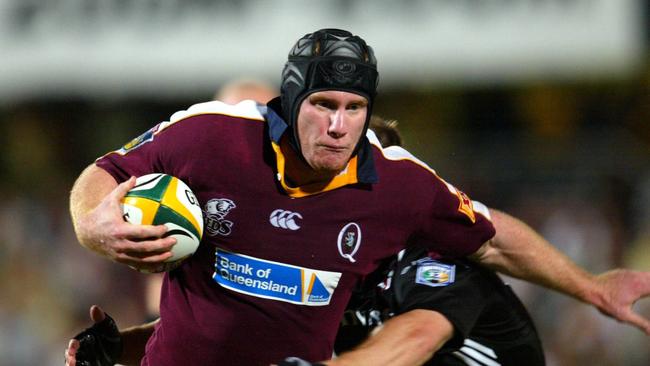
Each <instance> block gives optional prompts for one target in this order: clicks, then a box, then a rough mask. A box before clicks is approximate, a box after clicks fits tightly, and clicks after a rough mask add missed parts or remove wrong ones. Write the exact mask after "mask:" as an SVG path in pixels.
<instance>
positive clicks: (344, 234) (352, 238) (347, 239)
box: [336, 222, 361, 263]
mask: <svg viewBox="0 0 650 366" xmlns="http://www.w3.org/2000/svg"><path fill="white" fill-rule="evenodd" d="M336 244H337V246H338V249H339V254H340V255H341V257H343V258H345V259H347V260H349V261H350V262H352V263H354V262H356V259H354V255H355V254H356V253H357V251H358V250H359V247H360V246H361V228H360V227H359V225H358V224H357V223H355V222H350V223H347V224H346V225H345V226H343V228H342V229H341V231H339V237H338V239H337V242H336Z"/></svg>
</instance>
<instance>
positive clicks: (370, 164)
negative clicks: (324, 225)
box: [260, 98, 378, 198]
mask: <svg viewBox="0 0 650 366" xmlns="http://www.w3.org/2000/svg"><path fill="white" fill-rule="evenodd" d="M279 99H280V98H276V99H274V100H272V101H271V102H269V104H268V105H267V106H260V112H262V114H263V115H265V116H266V121H267V123H268V125H269V138H270V139H271V145H272V146H273V151H274V152H275V161H276V168H277V172H278V173H277V178H278V180H279V181H280V185H281V186H282V188H283V189H284V190H285V192H287V194H288V195H289V196H291V197H294V198H299V197H306V196H310V195H313V194H318V193H322V192H327V191H331V190H333V189H336V188H340V187H343V186H346V185H352V184H357V183H362V184H372V183H377V181H378V178H377V173H376V171H375V165H374V161H373V158H372V147H371V144H370V143H369V142H368V138H367V137H366V136H364V137H363V141H362V143H361V146H360V147H359V151H358V152H357V154H356V155H355V156H353V157H352V159H350V161H349V162H348V165H347V166H346V168H345V169H343V171H342V172H341V173H339V174H338V175H337V176H336V177H334V178H333V179H332V180H330V181H329V182H326V183H312V184H306V185H303V186H299V187H291V186H289V185H288V184H287V182H286V179H285V174H284V168H285V157H284V154H282V150H281V149H280V139H281V138H282V136H284V134H285V133H287V129H288V125H287V123H286V122H285V121H284V120H283V119H282V117H280V114H278V113H277V112H276V110H277V111H281V110H282V109H281V108H279V104H280V103H279Z"/></svg>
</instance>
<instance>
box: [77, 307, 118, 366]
mask: <svg viewBox="0 0 650 366" xmlns="http://www.w3.org/2000/svg"><path fill="white" fill-rule="evenodd" d="M105 315H106V318H105V319H104V320H102V321H101V322H99V323H95V324H93V326H92V327H90V328H86V330H84V331H83V332H81V333H79V334H77V335H76V336H74V339H76V340H78V341H79V344H80V346H79V349H78V350H77V355H76V359H77V365H78V366H113V365H115V363H116V362H117V360H118V359H119V358H120V356H122V337H121V336H120V331H119V330H118V329H117V324H115V320H113V318H111V317H110V316H109V315H108V314H105Z"/></svg>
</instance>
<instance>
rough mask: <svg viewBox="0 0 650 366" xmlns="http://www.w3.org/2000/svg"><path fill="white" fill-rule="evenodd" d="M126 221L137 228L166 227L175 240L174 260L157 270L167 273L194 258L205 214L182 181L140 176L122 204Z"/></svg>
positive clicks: (160, 176) (155, 174)
mask: <svg viewBox="0 0 650 366" xmlns="http://www.w3.org/2000/svg"><path fill="white" fill-rule="evenodd" d="M121 207H122V215H123V217H124V220H125V221H128V222H130V223H132V224H137V225H161V224H162V225H165V226H167V229H168V230H167V233H166V234H165V235H166V236H173V237H174V238H176V244H175V245H174V246H173V247H172V253H173V256H172V257H170V258H169V259H167V260H166V261H165V263H164V264H162V265H161V266H160V267H159V268H156V269H155V270H153V271H151V270H142V269H138V268H135V269H136V270H139V271H141V272H165V271H170V270H172V269H174V268H176V267H178V266H179V265H180V264H181V262H182V261H183V260H185V259H186V258H188V257H189V256H191V255H192V254H194V252H195V251H196V249H197V248H198V247H199V243H200V242H201V238H202V236H203V213H202V211H201V206H200V205H199V202H198V200H197V199H196V196H195V195H194V192H192V190H191V189H190V187H188V186H187V184H185V183H183V181H181V180H180V179H178V178H176V177H173V176H171V175H168V174H162V173H154V174H147V175H143V176H140V177H138V178H137V179H136V182H135V186H134V187H133V188H132V189H131V190H130V191H129V192H128V193H127V194H126V195H125V196H124V198H123V199H122V202H121Z"/></svg>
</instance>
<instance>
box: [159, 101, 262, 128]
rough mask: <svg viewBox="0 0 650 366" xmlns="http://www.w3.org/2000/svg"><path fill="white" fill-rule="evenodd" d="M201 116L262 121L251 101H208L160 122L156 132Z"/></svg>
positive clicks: (253, 102)
mask: <svg viewBox="0 0 650 366" xmlns="http://www.w3.org/2000/svg"><path fill="white" fill-rule="evenodd" d="M202 114H221V115H224V116H230V117H239V118H246V119H252V120H258V121H264V116H263V115H262V113H260V111H259V109H258V108H257V103H256V102H255V101H253V100H244V101H241V102H239V103H237V104H226V103H224V102H220V101H217V100H215V101H210V102H205V103H198V104H194V105H193V106H191V107H189V108H188V109H187V110H182V111H178V112H176V113H174V114H172V116H171V117H170V118H169V121H165V122H162V123H161V124H160V127H159V128H158V131H157V132H160V131H162V130H164V129H165V128H167V127H169V126H171V125H173V124H174V123H176V122H179V121H182V120H184V119H187V118H190V117H194V116H200V115H202Z"/></svg>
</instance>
